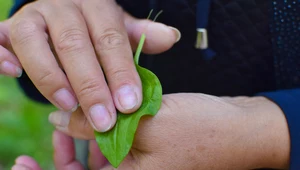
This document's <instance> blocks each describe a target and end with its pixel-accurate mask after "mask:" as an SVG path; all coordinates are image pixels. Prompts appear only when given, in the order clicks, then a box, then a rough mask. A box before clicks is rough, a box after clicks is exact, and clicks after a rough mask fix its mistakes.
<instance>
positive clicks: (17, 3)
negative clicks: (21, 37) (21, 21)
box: [10, 0, 34, 16]
mask: <svg viewBox="0 0 300 170" xmlns="http://www.w3.org/2000/svg"><path fill="white" fill-rule="evenodd" d="M33 1H34V0H15V3H14V6H13V7H12V9H11V11H10V16H11V15H13V14H14V13H15V11H17V10H18V9H20V7H22V6H23V5H25V4H26V3H29V2H33Z"/></svg>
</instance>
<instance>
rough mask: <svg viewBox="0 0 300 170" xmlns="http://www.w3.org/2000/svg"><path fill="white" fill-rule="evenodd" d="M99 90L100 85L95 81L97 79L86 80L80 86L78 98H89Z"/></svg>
mask: <svg viewBox="0 0 300 170" xmlns="http://www.w3.org/2000/svg"><path fill="white" fill-rule="evenodd" d="M101 88H102V86H101V83H100V82H99V81H97V78H94V79H91V78H89V79H86V80H84V81H82V83H81V86H80V88H79V91H78V96H79V97H80V98H85V97H91V96H92V95H93V94H95V92H96V91H99V89H101Z"/></svg>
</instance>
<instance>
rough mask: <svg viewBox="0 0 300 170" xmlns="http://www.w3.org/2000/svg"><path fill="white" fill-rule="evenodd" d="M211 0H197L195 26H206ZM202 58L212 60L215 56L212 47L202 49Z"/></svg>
mask: <svg viewBox="0 0 300 170" xmlns="http://www.w3.org/2000/svg"><path fill="white" fill-rule="evenodd" d="M210 6H211V0H198V2H197V11H196V16H197V18H196V23H197V28H207V25H208V20H209V14H210ZM202 55H203V59H204V60H212V59H213V57H215V56H216V52H215V51H213V50H212V49H210V48H208V49H202Z"/></svg>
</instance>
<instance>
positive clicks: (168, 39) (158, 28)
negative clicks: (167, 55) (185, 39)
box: [124, 13, 181, 54]
mask: <svg viewBox="0 0 300 170" xmlns="http://www.w3.org/2000/svg"><path fill="white" fill-rule="evenodd" d="M124 15H125V16H124V22H125V26H126V29H127V32H128V36H129V39H130V43H131V46H132V48H133V49H134V50H135V49H136V48H137V46H138V43H139V40H140V38H141V35H142V34H143V33H144V34H145V35H146V37H147V38H146V41H145V45H144V48H143V52H144V53H147V54H158V53H162V52H164V51H167V50H169V49H170V48H171V47H172V46H173V45H174V44H175V43H176V42H178V41H179V40H180V38H181V33H180V31H179V30H178V29H176V28H174V27H170V26H167V25H164V24H161V23H157V22H153V21H150V20H147V19H136V18H134V17H132V16H130V15H129V14H127V13H124Z"/></svg>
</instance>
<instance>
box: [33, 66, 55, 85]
mask: <svg viewBox="0 0 300 170" xmlns="http://www.w3.org/2000/svg"><path fill="white" fill-rule="evenodd" d="M55 80H57V76H56V75H55V73H54V72H52V71H50V70H45V71H43V72H42V73H41V74H40V75H39V76H38V78H37V82H36V86H37V87H39V88H43V87H49V86H53V82H55Z"/></svg>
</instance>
